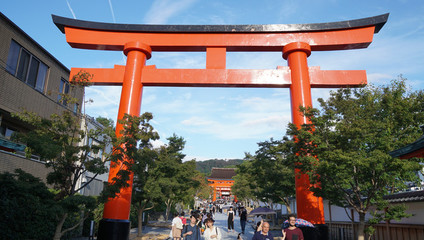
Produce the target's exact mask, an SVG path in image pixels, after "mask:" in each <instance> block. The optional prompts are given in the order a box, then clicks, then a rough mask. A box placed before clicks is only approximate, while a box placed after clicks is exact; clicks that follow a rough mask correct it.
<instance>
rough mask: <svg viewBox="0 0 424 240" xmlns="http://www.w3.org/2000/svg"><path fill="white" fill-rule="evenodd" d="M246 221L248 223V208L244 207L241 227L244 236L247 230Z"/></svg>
mask: <svg viewBox="0 0 424 240" xmlns="http://www.w3.org/2000/svg"><path fill="white" fill-rule="evenodd" d="M246 221H247V211H246V208H244V207H242V209H241V210H240V226H241V233H243V234H244V230H245V229H246Z"/></svg>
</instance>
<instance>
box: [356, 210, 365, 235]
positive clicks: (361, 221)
mask: <svg viewBox="0 0 424 240" xmlns="http://www.w3.org/2000/svg"><path fill="white" fill-rule="evenodd" d="M364 239H365V213H362V212H360V213H359V226H358V240H364Z"/></svg>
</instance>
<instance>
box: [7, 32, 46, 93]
mask: <svg viewBox="0 0 424 240" xmlns="http://www.w3.org/2000/svg"><path fill="white" fill-rule="evenodd" d="M6 70H7V71H8V72H9V73H10V74H12V75H13V76H15V77H17V78H18V79H20V80H21V81H23V82H25V83H27V84H28V85H30V86H31V87H33V88H35V89H36V90H38V91H40V92H43V91H44V84H45V82H46V77H47V71H48V67H47V65H46V64H44V63H42V62H41V61H40V60H39V59H37V58H36V57H35V56H34V55H32V54H31V53H30V52H28V51H27V50H26V49H25V48H23V47H22V46H21V45H19V44H18V43H16V42H15V41H13V40H12V42H11V43H10V49H9V56H8V57H7V66H6Z"/></svg>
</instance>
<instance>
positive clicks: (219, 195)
mask: <svg viewBox="0 0 424 240" xmlns="http://www.w3.org/2000/svg"><path fill="white" fill-rule="evenodd" d="M235 175H236V169H235V168H212V172H211V175H210V176H209V177H208V185H209V186H211V187H212V188H213V195H212V201H216V200H218V199H223V200H227V201H233V200H237V198H236V196H235V195H233V194H232V192H231V187H232V186H233V184H234V179H233V177H234V176H235Z"/></svg>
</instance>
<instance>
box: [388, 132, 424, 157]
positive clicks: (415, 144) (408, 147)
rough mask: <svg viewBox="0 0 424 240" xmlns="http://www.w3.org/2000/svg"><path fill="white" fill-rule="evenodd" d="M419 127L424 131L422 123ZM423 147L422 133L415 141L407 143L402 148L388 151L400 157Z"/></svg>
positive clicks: (391, 154) (423, 137)
mask: <svg viewBox="0 0 424 240" xmlns="http://www.w3.org/2000/svg"><path fill="white" fill-rule="evenodd" d="M420 127H421V129H422V130H423V132H424V125H423V126H420ZM423 148H424V135H422V136H421V137H420V138H419V139H418V140H417V141H415V142H413V143H411V144H408V145H406V146H405V147H403V148H400V149H397V150H394V151H392V152H390V153H389V154H390V156H392V157H402V156H404V155H407V154H410V153H413V152H415V151H418V150H420V149H423Z"/></svg>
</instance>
